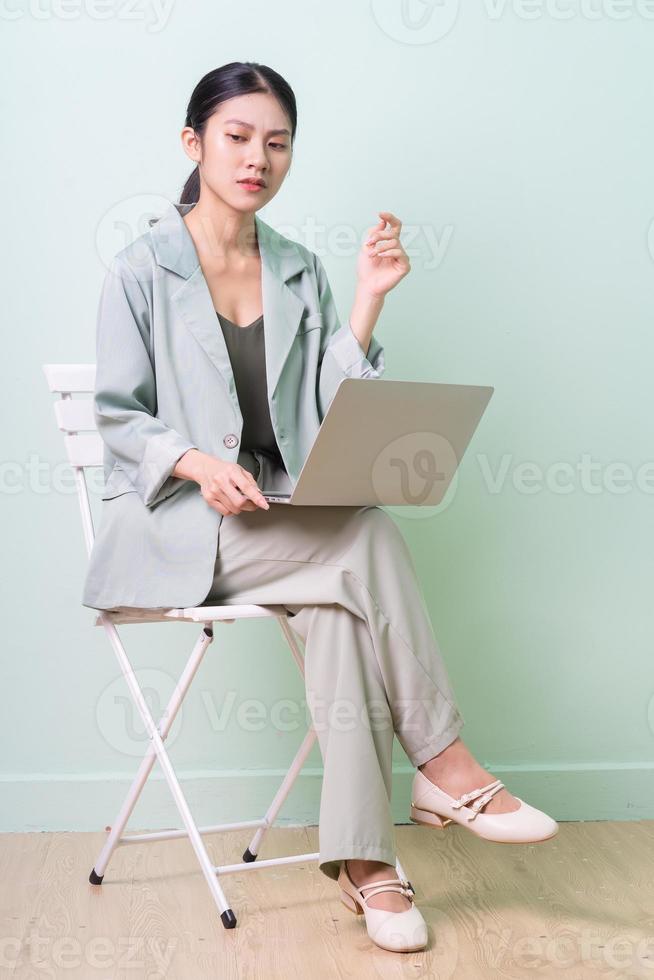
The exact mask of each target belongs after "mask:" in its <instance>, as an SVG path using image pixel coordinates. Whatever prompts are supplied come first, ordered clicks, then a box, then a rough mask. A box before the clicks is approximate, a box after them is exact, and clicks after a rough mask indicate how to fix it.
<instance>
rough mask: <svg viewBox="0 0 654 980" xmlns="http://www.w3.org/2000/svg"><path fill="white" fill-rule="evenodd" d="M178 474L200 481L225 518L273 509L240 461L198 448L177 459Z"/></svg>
mask: <svg viewBox="0 0 654 980" xmlns="http://www.w3.org/2000/svg"><path fill="white" fill-rule="evenodd" d="M174 475H175V476H181V477H184V476H186V478H187V479H192V480H195V481H196V483H199V484H200V493H201V494H202V496H203V497H204V499H205V500H206V502H207V503H208V504H209V506H210V507H213V508H214V509H215V510H217V511H219V513H221V514H222V515H223V517H228V516H230V515H232V514H240V513H241V511H244V510H256V509H257V507H261V508H262V509H263V510H270V504H269V503H268V501H267V500H266V498H265V497H264V496H263V494H262V493H261V491H260V490H259V487H258V486H257V482H256V480H255V479H254V477H253V476H252V474H251V473H250V472H248V470H246V469H245V468H244V467H243V466H240V465H239V464H238V463H230V462H227V461H226V460H224V459H218V458H217V457H216V456H210V455H209V454H208V453H202V452H200V450H199V449H189V450H188V452H186V453H184V455H183V456H182V457H181V459H179V460H178V461H177V466H176V467H175V470H174Z"/></svg>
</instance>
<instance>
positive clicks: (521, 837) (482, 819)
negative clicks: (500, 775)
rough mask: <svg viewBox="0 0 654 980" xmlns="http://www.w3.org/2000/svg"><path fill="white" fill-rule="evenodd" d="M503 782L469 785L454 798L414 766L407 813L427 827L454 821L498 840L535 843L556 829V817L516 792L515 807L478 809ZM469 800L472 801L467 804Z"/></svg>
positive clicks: (445, 824)
mask: <svg viewBox="0 0 654 980" xmlns="http://www.w3.org/2000/svg"><path fill="white" fill-rule="evenodd" d="M503 786H504V783H503V782H501V781H500V780H499V779H496V780H494V781H493V782H492V783H489V784H488V786H481V787H480V788H479V789H473V790H471V791H470V792H469V793H464V794H463V796H460V797H459V798H458V799H455V798H454V797H453V796H450V795H449V793H446V792H445V791H444V790H442V789H440V787H439V786H436V784H435V783H432V781H431V779H427V777H426V776H425V775H424V774H423V773H422V772H420V770H419V769H417V770H416V774H415V776H414V777H413V787H412V792H411V810H410V813H409V816H410V818H411V820H412V821H413V822H414V823H420V824H424V825H425V826H427V827H441V828H444V827H446V826H447V825H448V823H452V822H454V823H458V824H460V825H461V826H462V827H466V829H467V830H470V831H472V833H473V834H476V835H477V837H483V838H484V839H485V840H493V841H498V842H499V843H502V844H535V843H536V842H537V841H541V840H549V838H550V837H554V835H555V834H556V833H557V832H558V829H559V825H558V823H557V822H556V820H554V819H553V818H552V817H549V816H548V815H547V814H546V813H543V811H542V810H537V809H536V807H533V806H530V805H529V803H525V801H524V800H521V799H520V797H519V796H516V799H517V800H520V806H519V807H518V809H517V810H511V811H510V812H509V813H482V812H481V810H482V808H483V807H484V806H486V804H487V803H488V802H489V800H491V799H492V798H493V797H494V796H495V794H496V793H498V792H499V791H500V790H501V789H502V787H503ZM472 800H475V802H474V803H472V806H468V805H467V804H469V803H471V801H472Z"/></svg>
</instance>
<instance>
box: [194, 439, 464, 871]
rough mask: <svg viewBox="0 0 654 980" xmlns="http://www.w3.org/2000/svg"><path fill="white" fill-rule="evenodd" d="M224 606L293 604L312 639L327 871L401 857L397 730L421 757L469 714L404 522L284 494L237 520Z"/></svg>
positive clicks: (302, 630)
mask: <svg viewBox="0 0 654 980" xmlns="http://www.w3.org/2000/svg"><path fill="white" fill-rule="evenodd" d="M239 463H240V464H241V465H243V466H245V467H246V468H248V469H249V470H250V472H252V473H253V475H255V476H256V474H257V473H258V472H259V470H258V467H257V466H256V463H255V464H254V468H251V467H250V466H249V465H248V464H247V462H246V461H245V459H244V457H239ZM278 482H279V481H278ZM258 483H259V486H260V487H261V488H262V489H266V490H268V489H279V486H277V487H273V486H270V483H269V482H266V481H262V480H261V479H259V480H258ZM262 484H264V485H262ZM217 603H225V604H240V603H255V604H260V605H266V604H275V605H280V606H284V607H285V608H286V610H287V616H288V622H289V625H290V626H291V628H292V629H293V630H294V632H295V633H296V634H297V635H298V636H299V637H300V638H301V639H302V641H303V643H304V654H305V657H304V664H305V688H306V699H307V706H308V708H309V711H310V713H311V718H312V722H313V725H314V727H315V730H316V735H317V738H318V742H319V746H320V752H321V755H322V761H323V782H322V791H321V798H320V815H319V867H320V870H321V871H322V872H323V873H324V874H325V875H327V876H328V877H330V878H336V877H337V876H338V872H339V867H340V862H341V860H343V859H344V858H362V859H365V860H376V861H383V862H385V863H386V864H390V865H394V864H395V856H396V850H395V835H394V827H393V820H392V813H391V806H390V800H391V780H392V746H393V734H394V733H395V734H396V735H397V738H398V740H399V742H400V744H401V745H402V747H403V749H404V751H405V752H406V754H407V756H408V758H409V760H410V761H411V763H412V765H414V766H415V767H418V766H419V765H421V764H422V763H423V762H426V761H427V760H428V759H431V758H432V757H433V756H434V755H437V754H438V753H439V752H441V751H442V750H443V749H444V748H446V747H447V746H448V745H449V744H450V743H451V742H453V741H454V740H455V739H456V737H457V735H458V734H459V732H460V731H461V728H462V727H463V723H464V722H463V717H462V715H461V712H460V711H459V709H458V707H457V705H456V702H455V698H454V694H453V691H452V687H451V684H450V680H449V677H448V674H447V670H446V667H445V663H444V661H443V657H442V655H441V652H440V649H439V647H438V643H437V641H436V638H435V635H434V630H433V627H432V623H431V620H430V616H429V612H428V609H427V606H426V603H425V599H424V596H423V593H422V590H421V587H420V583H419V580H418V578H417V574H416V570H415V567H414V564H413V560H412V557H411V554H410V552H409V549H408V546H407V544H406V542H405V540H404V538H403V536H402V533H401V531H400V529H399V528H398V526H397V525H396V523H395V522H394V520H393V519H392V518H391V517H390V515H389V514H387V513H386V511H384V510H382V509H381V508H380V507H376V506H364V507H337V506H334V507H330V506H327V507H325V506H315V507H311V506H303V507H295V506H292V505H288V504H279V503H271V504H270V509H269V510H267V511H266V510H264V509H262V508H257V509H256V511H243V512H241V513H240V514H232V515H230V516H227V517H223V519H222V522H221V526H220V533H219V543H218V552H217V556H216V565H215V573H214V579H213V583H212V586H211V589H210V591H209V593H208V595H207V596H206V598H205V599H204V601H203V603H202V605H210V604H217Z"/></svg>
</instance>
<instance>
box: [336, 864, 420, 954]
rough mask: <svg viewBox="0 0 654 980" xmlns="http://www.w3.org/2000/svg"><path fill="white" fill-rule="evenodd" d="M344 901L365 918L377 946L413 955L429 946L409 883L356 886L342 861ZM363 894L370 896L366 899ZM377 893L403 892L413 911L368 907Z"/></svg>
mask: <svg viewBox="0 0 654 980" xmlns="http://www.w3.org/2000/svg"><path fill="white" fill-rule="evenodd" d="M338 884H339V886H340V889H341V901H342V902H343V904H344V905H346V906H347V908H349V909H350V911H351V912H355V913H356V914H357V915H364V916H365V919H366V928H367V930H368V935H369V936H370V938H371V939H372V941H373V942H374V943H376V944H377V946H381V948H382V949H389V950H391V951H392V952H394V953H412V952H414V951H415V950H418V949H424V948H425V946H426V945H427V938H428V936H427V923H426V922H425V920H424V919H423V917H422V915H421V913H420V911H419V909H417V908H416V906H415V905H414V904H413V896H414V891H413V888H412V887H411V885H410V884H409V882H408V881H403V880H400V879H399V878H384V880H383V881H371V882H370V883H369V884H367V885H361V886H360V887H357V886H356V885H355V884H354V882H353V881H352V879H351V878H350V876H349V874H348V870H347V861H343V862H341V870H340V872H339V875H338ZM363 892H366V893H367V894H366V895H365V896H364V895H363ZM378 892H400V894H402V895H406V897H407V898H408V899H409V901H410V902H411V908H410V909H405V910H404V911H403V912H389V911H387V910H386V909H376V908H373V907H372V906H370V905H368V899H370V898H372V896H373V895H377V894H378Z"/></svg>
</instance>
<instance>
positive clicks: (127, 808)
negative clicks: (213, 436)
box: [43, 364, 406, 929]
mask: <svg viewBox="0 0 654 980" xmlns="http://www.w3.org/2000/svg"><path fill="white" fill-rule="evenodd" d="M43 371H44V373H45V376H46V378H47V381H48V386H49V388H50V391H52V392H55V393H56V394H58V395H59V396H60V398H59V400H58V401H55V402H54V410H55V417H56V420H57V425H58V427H59V429H60V430H61V431H62V432H63V433H64V444H65V449H66V454H67V457H68V462H69V463H70V465H71V466H72V467H73V470H74V473H75V482H76V486H77V496H78V499H79V504H80V509H81V514H82V526H83V529H84V539H85V542H86V550H87V553H88V554H89V555H90V553H91V548H92V545H93V541H94V537H95V532H94V526H93V517H92V514H91V506H90V502H89V494H88V486H87V482H86V474H85V471H86V469H87V468H90V467H101V466H102V465H103V442H102V439H101V437H100V435H99V433H98V432H97V429H96V424H95V416H94V405H93V398H92V397H88V396H92V394H93V391H94V388H95V364H44V365H43ZM73 394H83V395H86V396H87V397H83V398H80V397H78V398H73ZM254 617H268V618H271V617H274V618H276V619H277V622H278V623H279V626H280V628H281V631H282V633H283V635H284V638H285V639H286V641H287V643H288V645H289V647H290V650H291V654H292V655H293V659H294V660H295V662H296V664H297V666H298V669H299V671H300V673H301V674H302V677H303V678H304V656H303V653H302V652H301V650H300V648H299V646H298V643H297V640H296V638H295V635H294V633H293V631H292V630H291V628H290V626H289V624H288V620H287V618H286V610H285V609H284V607H283V606H257V605H242V606H237V605H233V606H229V605H226V606H202V607H199V606H198V607H196V606H191V607H189V608H186V609H165V610H150V609H135V608H126V607H121V608H120V609H117V610H98V615H97V617H96V619H95V624H94V625H96V626H103V627H104V630H105V632H106V634H107V636H108V637H109V642H110V643H111V645H112V647H113V649H114V652H115V654H116V656H117V658H118V663H119V664H120V668H121V670H122V673H123V677H124V678H125V681H126V682H127V686H128V688H129V690H130V693H131V695H132V698H133V699H134V703H135V705H136V707H137V709H138V711H139V714H140V715H141V718H142V719H143V724H144V725H145V728H146V731H147V733H148V738H149V739H150V744H149V746H148V749H147V751H146V753H145V756H144V758H143V761H142V763H141V765H140V768H139V770H138V772H137V773H136V776H135V777H134V781H133V783H132V785H131V787H130V790H129V792H128V794H127V797H126V799H125V801H124V803H123V805H122V807H121V809H120V811H119V812H118V816H117V817H116V819H115V821H114V823H113V825H112V826H111V827H110V828H109V836H108V837H107V840H106V842H105V845H104V847H103V848H102V850H101V851H100V854H99V856H98V859H97V861H96V862H95V865H94V867H93V868H92V870H91V874H90V875H89V881H90V882H91V884H92V885H100V884H102V879H103V877H104V874H105V871H106V869H107V866H108V864H109V861H110V859H111V855H112V854H113V852H114V849H115V848H116V847H119V846H120V845H123V844H143V843H145V842H147V841H160V840H172V839H174V838H179V837H188V838H189V839H190V841H191V845H192V847H193V850H194V851H195V854H196V857H197V859H198V861H199V862H200V867H201V869H202V872H203V874H204V877H205V879H206V881H207V884H208V885H209V890H210V892H211V894H212V895H213V898H214V901H215V903H216V905H217V907H218V910H219V912H220V918H221V920H222V923H223V925H224V926H225V928H226V929H233V928H234V927H235V925H236V921H237V920H236V916H235V914H234V912H233V910H232V909H231V908H230V906H229V903H228V901H227V899H226V898H225V894H224V892H223V890H222V888H221V886H220V882H219V877H220V875H222V874H229V873H231V872H235V871H250V870H257V869H258V868H269V867H274V866H276V865H279V864H297V863H300V862H307V861H317V860H318V857H319V854H318V852H315V853H313V854H297V855H292V856H290V857H276V858H268V859H267V860H262V861H259V862H258V863H257V864H256V865H255V864H254V863H253V862H254V861H256V859H257V857H258V855H259V849H260V847H261V845H262V843H263V839H264V837H265V834H266V831H267V830H268V828H269V827H271V826H272V825H273V824H274V822H275V820H276V818H277V814H278V812H279V810H280V808H281V806H282V805H283V803H284V800H285V799H286V797H287V796H288V794H289V792H290V791H291V789H292V787H293V784H294V782H295V780H296V778H297V776H298V774H299V773H300V771H301V769H302V766H303V765H304V762H305V760H306V758H307V756H308V755H309V752H310V751H311V748H312V746H313V743H314V741H315V739H316V733H315V730H314V728H313V726H310V727H309V729H308V731H307V734H306V735H305V737H304V739H303V741H302V744H301V745H300V748H299V749H298V751H297V753H296V755H295V758H294V759H293V762H292V763H291V766H290V768H289V770H288V772H287V773H286V775H285V777H284V779H283V780H282V783H281V785H280V787H279V789H278V790H277V793H276V794H275V796H274V798H273V800H272V802H271V804H270V806H269V807H268V809H267V811H266V813H265V815H264V816H263V817H262V819H261V820H243V821H241V822H239V823H224V824H214V825H211V826H208V827H198V826H197V825H196V823H195V821H194V819H193V816H192V814H191V811H190V809H189V806H188V803H187V802H186V798H185V796H184V794H183V792H182V789H181V786H180V784H179V781H178V779H177V776H176V775H175V771H174V769H173V767H172V765H171V762H170V759H169V758H168V754H167V752H166V749H165V746H164V741H165V739H166V736H167V734H168V732H169V731H170V728H171V726H172V724H173V722H174V720H175V716H176V714H177V711H178V710H179V707H180V705H181V703H182V701H183V699H184V697H185V695H186V692H187V691H188V689H189V687H190V684H191V681H192V680H193V678H194V677H195V674H196V672H197V670H198V668H199V666H200V664H201V662H202V658H203V657H204V654H205V652H206V650H207V648H208V646H209V644H210V643H212V642H213V638H214V633H213V625H214V623H224V624H227V623H234V622H235V621H236V620H237V619H239V620H240V619H252V618H254ZM173 621H185V622H194V623H202V624H203V627H202V631H201V633H200V635H199V637H198V639H197V641H196V643H195V646H194V647H193V650H192V651H191V655H190V657H189V660H188V663H187V664H186V667H185V668H184V670H183V672H182V674H181V676H180V678H179V680H178V682H177V685H176V687H175V690H174V691H173V694H172V695H171V698H170V700H169V702H168V705H167V707H166V709H165V711H164V712H163V714H162V717H161V720H160V721H159V724H158V725H157V724H155V722H154V719H153V718H152V715H151V714H150V710H149V708H148V706H147V703H146V701H145V698H144V696H143V693H142V691H141V689H140V687H139V684H138V681H137V680H136V677H135V674H134V670H133V668H132V665H131V663H130V661H129V659H128V657H127V653H126V652H125V647H124V645H123V642H122V639H121V637H120V636H119V634H118V630H117V629H116V625H117V624H125V623H152V622H173ZM155 759H158V760H159V764H160V765H161V768H162V770H163V773H164V776H165V778H166V782H167V783H168V786H169V787H170V791H171V793H172V795H173V799H174V800H175V803H176V805H177V808H178V810H179V812H180V815H181V818H182V822H183V824H184V828H185V829H184V830H172V831H161V832H156V833H149V834H131V835H129V836H124V835H123V831H124V830H125V827H126V825H127V822H128V820H129V818H130V816H131V814H132V811H133V809H134V807H135V805H136V802H137V800H138V798H139V795H140V793H141V790H142V789H143V787H144V786H145V783H146V781H147V778H148V776H149V775H150V772H151V770H152V767H153V766H154V762H155ZM241 827H252V828H256V830H255V833H254V834H253V836H252V839H251V840H250V843H249V845H248V846H247V847H246V849H245V851H244V853H243V861H242V862H239V863H237V864H224V865H213V864H212V863H211V861H210V859H209V855H208V854H207V850H206V848H205V846H204V842H203V840H202V838H203V836H206V835H208V834H215V833H219V832H220V831H223V830H237V829H240V828H241ZM396 870H397V874H398V877H400V878H401V879H404V878H405V877H406V876H405V874H404V870H403V868H402V865H401V864H400V862H399V859H398V860H397V861H396Z"/></svg>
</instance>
